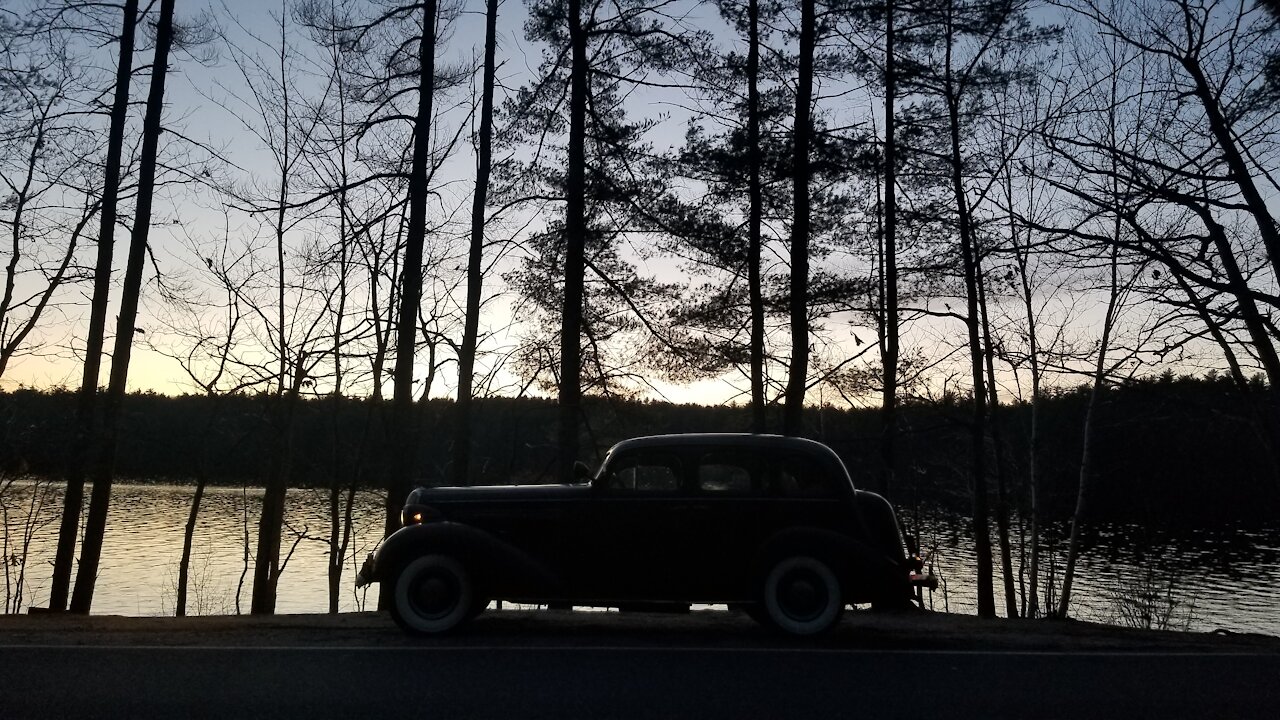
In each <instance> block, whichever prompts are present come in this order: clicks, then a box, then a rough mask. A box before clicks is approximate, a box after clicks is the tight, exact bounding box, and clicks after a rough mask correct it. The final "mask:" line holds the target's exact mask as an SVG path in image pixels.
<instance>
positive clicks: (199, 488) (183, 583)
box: [173, 472, 208, 617]
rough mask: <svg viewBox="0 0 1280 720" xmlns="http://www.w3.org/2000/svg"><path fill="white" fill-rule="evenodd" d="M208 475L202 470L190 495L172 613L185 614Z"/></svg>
mask: <svg viewBox="0 0 1280 720" xmlns="http://www.w3.org/2000/svg"><path fill="white" fill-rule="evenodd" d="M207 483H208V477H207V475H206V474H205V473H204V472H201V473H200V477H199V478H197V479H196V491H195V494H194V495H192V496H191V510H190V511H189V512H188V513H187V524H186V526H185V527H184V528H183V530H182V559H181V560H179V561H178V599H177V602H176V603H175V604H174V608H173V614H174V615H175V616H176V617H185V616H186V614H187V583H188V580H189V578H190V568H191V544H192V540H193V539H194V538H195V534H196V519H197V518H198V517H199V516H200V501H201V500H203V499H204V488H205V485H206V484H207Z"/></svg>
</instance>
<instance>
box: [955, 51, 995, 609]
mask: <svg viewBox="0 0 1280 720" xmlns="http://www.w3.org/2000/svg"><path fill="white" fill-rule="evenodd" d="M950 32H951V28H950V26H948V39H947V48H946V52H947V58H946V77H945V83H946V105H947V120H948V125H949V126H950V128H949V129H950V135H951V138H950V140H951V152H950V162H949V164H950V166H951V167H950V168H949V170H950V173H951V187H952V193H953V194H954V196H955V203H956V217H957V219H958V221H959V234H960V255H961V259H962V261H963V265H964V287H965V302H966V306H967V316H966V317H965V325H966V327H967V329H968V336H969V337H968V340H969V367H970V377H971V378H972V379H973V414H972V420H971V422H970V427H969V432H970V455H971V463H972V465H971V467H972V473H973V477H972V482H973V544H974V553H975V555H976V556H977V557H976V560H977V564H978V567H977V584H978V588H977V589H978V615H979V616H980V617H995V615H996V605H995V594H994V589H993V587H992V573H991V534H990V529H989V527H988V525H987V522H988V520H987V515H988V511H987V478H986V471H987V468H986V421H987V413H986V407H987V394H986V390H985V385H986V383H985V381H984V374H985V371H984V368H983V351H982V342H981V338H980V332H979V323H980V318H979V315H978V263H977V248H975V247H974V232H973V220H972V218H971V217H970V214H969V203H968V199H967V197H966V195H965V190H964V163H963V161H962V156H961V151H960V104H959V103H960V100H959V96H958V94H957V92H956V88H955V87H954V84H953V80H952V75H951V48H952V38H951V37H950Z"/></svg>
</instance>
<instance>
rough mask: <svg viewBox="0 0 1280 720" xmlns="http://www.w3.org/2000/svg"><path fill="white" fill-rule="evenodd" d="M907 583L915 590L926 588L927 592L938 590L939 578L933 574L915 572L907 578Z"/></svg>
mask: <svg viewBox="0 0 1280 720" xmlns="http://www.w3.org/2000/svg"><path fill="white" fill-rule="evenodd" d="M907 582H908V583H909V584H910V585H911V587H913V588H925V589H927V590H937V589H938V577H937V576H936V575H934V574H933V573H918V572H913V573H911V574H910V575H908V576H907Z"/></svg>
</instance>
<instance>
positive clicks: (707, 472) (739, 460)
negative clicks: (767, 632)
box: [680, 447, 768, 600]
mask: <svg viewBox="0 0 1280 720" xmlns="http://www.w3.org/2000/svg"><path fill="white" fill-rule="evenodd" d="M762 462H763V458H761V457H760V454H759V452H758V451H757V450H755V449H752V448H744V447H725V448H716V447H708V448H700V449H699V451H698V452H697V453H696V455H695V456H694V457H692V458H691V464H692V468H691V472H690V492H689V496H688V500H689V501H688V502H687V503H686V504H685V505H684V506H683V507H682V508H681V510H680V512H683V513H684V514H685V517H684V519H683V523H682V524H683V529H682V533H681V534H682V536H683V537H684V543H685V550H684V553H685V556H686V557H687V558H689V564H690V565H691V567H692V571H691V572H690V574H689V578H690V583H689V585H690V588H691V590H692V592H693V593H694V594H695V596H696V597H697V598H698V599H703V600H727V599H739V598H738V597H737V596H738V595H741V594H742V593H744V592H745V591H746V589H747V582H748V581H749V578H748V577H747V575H748V573H749V572H750V569H751V568H750V566H751V562H752V560H753V559H754V557H755V553H756V550H757V548H759V546H760V543H761V542H762V540H763V538H762V534H763V532H764V530H763V528H764V516H765V514H766V512H767V506H768V498H767V497H766V488H767V478H766V477H765V472H764V467H763V465H762Z"/></svg>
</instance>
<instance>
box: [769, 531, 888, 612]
mask: <svg viewBox="0 0 1280 720" xmlns="http://www.w3.org/2000/svg"><path fill="white" fill-rule="evenodd" d="M792 555H809V556H812V557H815V558H817V559H819V560H821V561H823V562H825V563H826V564H827V565H829V566H830V567H831V569H832V570H833V571H835V573H836V577H838V578H839V579H840V585H841V587H842V588H843V589H844V592H845V600H846V601H847V602H872V601H878V600H880V599H881V598H883V597H886V596H889V595H897V594H899V593H900V592H901V591H902V588H905V587H906V585H905V582H906V578H907V574H906V571H905V570H900V569H899V565H898V563H897V562H895V560H894V559H893V558H892V557H891V556H886V555H885V553H884V552H883V551H878V550H877V549H875V548H873V547H872V546H871V545H869V544H868V543H866V542H864V541H862V540H860V539H858V538H856V537H851V536H849V535H846V534H844V533H840V532H836V531H834V530H828V529H825V528H814V527H799V528H789V529H787V530H783V531H781V532H779V533H777V534H776V535H774V536H773V537H771V538H769V539H768V540H767V541H766V542H765V543H764V544H763V545H762V546H761V548H760V551H759V553H757V556H756V563H755V565H756V568H757V572H756V577H757V579H760V578H763V577H764V575H765V573H767V572H768V571H769V568H772V567H773V566H774V565H775V564H776V563H777V562H779V561H780V560H782V559H784V558H786V557H790V556H792ZM899 575H901V578H899V577H898V576H899ZM899 586H901V587H899Z"/></svg>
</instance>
